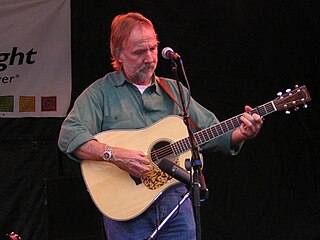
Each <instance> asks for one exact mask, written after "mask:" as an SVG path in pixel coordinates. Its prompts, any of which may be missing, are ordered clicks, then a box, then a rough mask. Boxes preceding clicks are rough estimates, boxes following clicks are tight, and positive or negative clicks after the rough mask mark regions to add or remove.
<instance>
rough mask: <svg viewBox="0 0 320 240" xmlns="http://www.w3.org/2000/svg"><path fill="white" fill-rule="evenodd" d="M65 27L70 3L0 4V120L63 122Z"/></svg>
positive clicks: (67, 69)
mask: <svg viewBox="0 0 320 240" xmlns="http://www.w3.org/2000/svg"><path fill="white" fill-rule="evenodd" d="M70 25H71V19H70V0H1V1H0V33H1V37H0V117H14V118H16V117H64V116H66V113H67V110H68V107H69V104H70V99H71V26H70Z"/></svg>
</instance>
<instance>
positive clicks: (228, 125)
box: [171, 101, 277, 156]
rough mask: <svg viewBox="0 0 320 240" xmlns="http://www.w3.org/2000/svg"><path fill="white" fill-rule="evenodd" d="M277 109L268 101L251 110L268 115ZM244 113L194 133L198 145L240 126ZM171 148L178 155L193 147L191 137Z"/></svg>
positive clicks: (251, 112) (261, 114) (173, 144)
mask: <svg viewBox="0 0 320 240" xmlns="http://www.w3.org/2000/svg"><path fill="white" fill-rule="evenodd" d="M275 111H277V109H276V107H275V105H274V103H273V101H270V102H268V103H265V104H263V105H260V106H258V107H256V108H254V109H252V110H251V111H250V114H253V113H257V114H259V115H260V116H261V117H263V116H266V115H268V114H270V113H272V112H275ZM241 116H242V114H239V115H237V116H235V117H232V118H229V119H227V120H225V121H223V122H220V123H218V124H215V125H213V126H211V127H208V128H206V129H203V130H200V131H198V132H196V133H194V138H195V140H196V143H197V145H198V146H200V145H202V144H205V143H207V142H209V141H211V140H213V139H215V138H217V137H219V136H222V135H223V134H226V133H228V132H230V131H232V130H234V129H236V128H237V127H239V126H240V124H241V120H240V117H241ZM171 148H172V151H173V153H174V154H175V155H176V156H178V155H180V154H182V153H184V152H186V151H188V150H190V149H191V143H190V139H189V138H184V139H181V140H179V141H177V142H175V143H172V144H171Z"/></svg>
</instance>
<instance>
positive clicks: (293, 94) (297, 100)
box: [81, 86, 311, 221]
mask: <svg viewBox="0 0 320 240" xmlns="http://www.w3.org/2000/svg"><path fill="white" fill-rule="evenodd" d="M309 101H311V97H310V95H309V93H308V90H307V88H306V87H305V86H301V87H296V88H295V89H294V90H292V91H291V90H290V91H287V92H286V93H285V94H283V95H281V96H278V97H277V98H276V99H274V100H272V101H270V102H267V103H265V104H263V105H260V106H258V107H256V108H254V109H253V110H252V111H251V114H253V113H257V114H259V115H260V116H262V117H264V116H266V115H268V114H271V113H273V112H275V111H282V110H284V111H289V109H291V108H294V109H295V110H297V109H298V108H299V106H300V105H302V106H304V107H306V106H307V102H309ZM241 115H242V114H239V115H237V116H235V117H232V118H230V119H227V120H225V121H223V122H220V123H218V124H215V125H213V126H211V127H208V128H206V129H203V130H200V131H198V132H196V133H194V137H195V140H196V144H198V145H199V146H200V145H202V144H204V143H206V142H208V141H211V140H213V139H215V138H218V137H219V136H221V135H223V134H225V133H227V132H229V131H232V130H234V129H235V128H237V127H239V126H240V124H241V121H240V117H241ZM95 137H96V138H97V140H98V141H100V142H102V143H106V144H108V145H110V146H114V147H122V148H127V149H132V150H141V151H143V152H145V153H146V154H147V156H148V157H149V159H150V160H151V162H152V164H153V170H152V171H151V173H150V174H149V175H148V176H147V177H144V178H141V179H140V178H136V177H133V176H131V175H130V174H128V173H127V172H125V171H123V170H121V169H120V168H118V167H117V166H115V165H114V164H112V163H107V162H102V161H92V160H83V161H82V163H81V171H82V176H83V178H84V181H85V183H86V186H87V188H88V191H89V193H90V196H91V198H92V200H93V201H94V203H95V205H96V206H97V208H98V209H99V210H100V211H101V213H103V214H105V215H106V216H108V217H109V218H111V219H114V220H118V221H124V220H129V219H132V218H134V217H137V216H138V215H140V214H141V213H142V212H143V211H145V210H146V209H147V208H148V207H149V206H150V205H151V204H152V203H153V202H154V201H155V200H156V199H157V198H158V197H159V196H160V195H161V194H162V193H163V192H164V191H165V190H166V189H168V188H169V187H171V186H173V185H175V184H178V183H179V182H178V181H177V180H176V179H173V178H172V177H170V176H168V175H167V174H166V173H164V172H162V171H161V170H160V169H159V167H158V164H159V163H160V161H161V160H162V159H164V158H166V159H169V160H170V161H173V162H174V163H175V164H177V165H179V166H180V167H182V168H184V169H185V167H184V160H185V159H188V158H190V157H191V152H190V148H191V144H190V141H189V137H188V132H187V129H186V126H185V124H184V122H183V120H182V119H181V118H180V117H178V116H168V117H166V118H164V119H161V120H160V121H159V122H156V123H155V124H153V125H150V126H148V127H147V128H143V129H138V130H110V131H105V132H101V133H98V134H97V135H96V136H95Z"/></svg>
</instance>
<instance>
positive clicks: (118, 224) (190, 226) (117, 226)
mask: <svg viewBox="0 0 320 240" xmlns="http://www.w3.org/2000/svg"><path fill="white" fill-rule="evenodd" d="M185 193H186V188H185V187H184V186H178V187H174V188H170V189H168V190H167V191H165V192H164V193H163V195H164V196H161V198H160V199H159V200H157V202H156V203H154V204H152V205H151V206H150V207H149V208H148V209H147V210H146V211H145V212H144V213H142V214H141V215H139V216H138V217H136V218H134V219H131V220H129V221H114V220H111V219H109V218H107V217H106V216H104V228H105V231H106V234H107V237H108V240H143V239H148V237H150V235H151V234H152V233H153V232H154V230H155V229H156V227H157V226H159V224H160V223H161V222H162V221H163V220H164V219H165V218H166V217H167V216H168V214H169V213H170V212H171V210H172V209H174V208H175V207H176V206H177V204H178V203H179V202H180V200H181V199H182V197H183V196H184V194H185ZM152 239H156V240H161V239H163V240H164V239H165V240H168V239H174V240H195V239H196V227H195V220H194V216H193V207H192V202H191V200H190V198H188V199H186V200H185V201H184V202H183V203H182V205H181V206H180V207H179V208H178V210H177V211H176V213H175V214H173V215H172V216H171V218H170V219H169V220H168V221H167V222H166V224H165V225H164V226H163V228H161V229H160V230H159V232H158V234H157V235H156V237H154V238H152Z"/></svg>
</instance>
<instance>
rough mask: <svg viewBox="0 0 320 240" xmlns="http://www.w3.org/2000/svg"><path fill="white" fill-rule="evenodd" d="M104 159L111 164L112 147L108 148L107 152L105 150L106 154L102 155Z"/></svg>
mask: <svg viewBox="0 0 320 240" xmlns="http://www.w3.org/2000/svg"><path fill="white" fill-rule="evenodd" d="M102 158H103V160H104V161H106V162H111V158H112V148H111V147H107V148H106V150H104V152H103V154H102Z"/></svg>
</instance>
